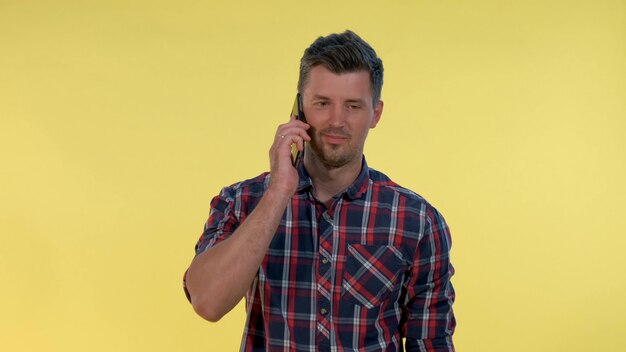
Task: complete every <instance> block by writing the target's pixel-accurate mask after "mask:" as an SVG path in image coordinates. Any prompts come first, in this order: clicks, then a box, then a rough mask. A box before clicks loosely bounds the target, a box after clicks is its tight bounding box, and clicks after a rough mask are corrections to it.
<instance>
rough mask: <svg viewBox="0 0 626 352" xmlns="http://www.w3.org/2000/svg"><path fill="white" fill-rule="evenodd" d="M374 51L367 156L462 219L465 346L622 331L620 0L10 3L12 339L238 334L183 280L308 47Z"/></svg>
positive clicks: (514, 345) (0, 144)
mask: <svg viewBox="0 0 626 352" xmlns="http://www.w3.org/2000/svg"><path fill="white" fill-rule="evenodd" d="M346 28H350V29H353V30H354V31H356V32H357V33H359V34H360V35H362V36H363V37H364V38H365V39H366V40H367V41H369V42H370V43H371V44H372V45H373V46H374V48H375V49H376V50H377V51H378V53H379V55H380V56H381V57H382V58H383V60H384V64H385V68H386V71H385V86H384V88H383V99H384V101H385V103H386V104H385V110H384V113H383V117H382V120H381V123H380V124H379V125H378V127H377V128H376V129H375V130H373V131H372V133H371V134H370V138H369V140H368V144H367V147H366V155H367V158H368V162H369V164H370V166H372V167H374V168H377V169H379V170H381V171H384V172H386V173H387V174H388V175H389V176H391V177H392V178H393V179H394V180H396V181H397V182H399V183H400V184H402V185H404V186H406V187H409V188H411V189H413V190H415V191H416V192H418V193H420V194H422V195H423V196H424V197H426V198H427V199H429V200H430V201H431V202H432V203H433V204H434V205H435V206H436V207H437V208H438V209H439V210H441V212H442V213H443V214H444V215H445V217H446V219H447V221H448V223H449V225H450V227H451V230H452V235H453V243H454V245H453V263H454V265H455V267H456V269H457V274H456V276H455V277H454V279H453V283H454V285H455V287H456V290H457V294H458V299H457V302H456V304H455V310H456V316H457V319H458V326H457V333H456V335H455V342H456V345H457V349H458V350H459V351H498V352H499V351H624V350H626V333H625V330H626V303H625V302H626V300H625V298H624V297H626V273H625V271H626V270H624V269H625V267H626V239H625V237H626V220H625V218H626V217H625V216H624V214H623V213H624V212H625V211H626V206H625V205H624V203H623V202H624V198H625V197H626V182H625V180H626V156H625V151H626V138H625V137H626V103H625V101H626V69H625V67H626V64H625V62H626V4H625V2H624V1H609V0H594V1H591V0H590V1H495V0H490V1H415V0H413V1H388V2H383V1H349V2H341V1H317V2H306V3H305V2H296V1H257V2H244V1H230V2H226V1H224V2H218V1H206V2H202V1H180V2H174V1H122V0H119V1H40V2H32V1H17V0H14V1H8V0H4V1H2V0H0V156H1V159H0V160H1V163H0V236H1V237H0V240H1V243H0V285H1V287H0V350H3V351H232V350H236V349H237V348H238V345H239V340H240V336H241V331H242V327H243V319H244V312H243V307H242V306H239V307H237V308H236V309H235V310H234V311H233V312H231V313H230V314H229V315H228V316H227V317H225V318H224V319H223V320H222V321H220V322H219V323H215V324H212V323H208V322H205V321H203V320H202V319H201V318H199V317H198V316H196V315H195V314H194V312H193V311H192V309H191V307H190V305H189V304H188V303H187V301H186V299H185V297H184V295H183V291H182V289H181V277H182V274H183V272H184V270H185V269H186V267H187V266H188V264H189V262H190V261H191V259H192V257H193V246H194V244H195V242H196V240H197V238H198V237H199V235H200V232H201V230H202V225H203V223H204V221H205V219H206V216H207V214H208V208H209V201H210V199H211V197H212V196H213V195H215V194H216V193H217V192H218V191H219V190H220V189H221V187H222V186H225V185H228V184H231V183H233V182H235V181H238V180H241V179H244V178H248V177H252V176H255V175H257V174H259V173H260V172H262V171H264V170H266V169H267V168H268V161H267V150H268V148H269V145H270V143H271V141H272V136H273V133H274V130H275V128H276V126H277V125H278V124H279V123H281V122H283V121H284V120H285V119H286V118H287V115H288V113H289V111H290V108H291V105H292V103H293V97H294V94H295V86H296V79H297V70H298V60H299V58H300V56H301V55H302V51H303V50H304V48H305V47H306V46H308V45H309V44H310V43H311V42H312V41H313V40H314V39H315V38H316V37H317V36H319V35H325V34H328V33H330V32H337V31H343V30H344V29H346Z"/></svg>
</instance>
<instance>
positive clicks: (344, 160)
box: [185, 31, 455, 351]
mask: <svg viewBox="0 0 626 352" xmlns="http://www.w3.org/2000/svg"><path fill="white" fill-rule="evenodd" d="M382 82H383V66H382V61H381V60H380V59H379V58H378V57H377V56H376V53H375V52H374V50H373V49H372V48H371V47H370V46H369V44H367V43H366V42H365V41H363V40H362V39H361V38H360V37H358V36H357V35H356V34H354V33H353V32H350V31H346V32H344V33H341V34H331V35H329V36H327V37H320V38H318V39H317V40H316V41H315V42H314V43H313V44H312V45H311V46H310V47H309V48H308V49H307V50H306V51H305V53H304V56H303V57H302V60H301V65H300V79H299V82H298V91H299V93H300V94H301V95H302V103H303V111H304V115H305V117H306V122H303V121H299V120H296V119H295V118H294V117H292V118H291V119H290V121H289V122H287V123H285V124H283V125H280V126H279V127H278V129H277V131H276V136H275V138H274V142H273V144H272V146H271V148H270V172H269V173H264V174H262V175H260V176H258V177H256V178H253V179H250V180H247V181H243V182H240V183H237V184H235V185H233V186H230V187H226V188H224V189H223V190H222V192H221V193H220V195H219V196H217V197H215V198H214V199H213V201H212V202H211V211H210V215H209V219H208V221H207V223H206V225H205V228H204V232H203V234H202V236H201V238H200V240H199V241H198V244H197V245H196V257H195V258H194V260H193V262H192V263H191V266H190V267H189V269H188V271H187V273H186V275H185V282H186V284H185V285H186V290H187V294H188V297H189V299H190V301H191V303H192V305H193V307H194V309H195V310H196V312H197V313H198V314H199V315H200V316H202V317H203V318H205V319H207V320H209V321H217V320H219V319H220V318H221V317H222V316H223V315H224V314H226V313H228V312H229V311H230V310H231V309H232V308H233V307H234V306H235V305H236V304H237V303H238V302H239V301H240V299H241V298H242V297H243V296H244V295H245V297H246V311H247V321H246V327H245V331H244V336H243V340H242V343H241V350H242V351H279V350H280V351H287V350H288V351H402V350H403V348H405V349H406V350H409V351H454V346H453V343H452V334H453V332H454V328H455V320H454V315H453V312H452V303H453V301H454V290H453V288H452V285H451V283H450V277H451V276H452V274H453V273H454V269H453V268H452V265H451V264H450V260H449V251H450V234H449V232H448V227H447V225H446V223H445V222H444V219H443V217H442V216H441V215H440V214H439V213H438V212H437V210H435V209H434V208H433V207H432V206H431V205H430V204H429V203H427V202H426V201H425V200H424V199H423V198H421V197H420V196H418V195H417V194H415V193H413V192H411V191H410V190H407V189H405V188H402V187H400V186H399V185H397V184H395V183H394V182H392V181H391V180H390V179H389V178H387V176H385V175H384V174H382V173H380V172H378V171H376V170H374V169H371V168H369V167H368V165H367V163H366V162H365V158H364V157H363V146H364V144H365V139H366V138H367V134H368V132H369V129H370V128H374V127H375V126H376V124H377V123H378V121H379V120H380V117H381V113H382V111H383V102H382V101H381V100H380V94H381V88H382ZM292 144H295V145H296V146H297V148H298V150H301V151H302V150H304V159H303V163H302V165H300V166H299V167H298V168H295V167H293V166H292V160H291V145H292ZM403 338H406V342H405V344H406V345H405V346H402V343H403Z"/></svg>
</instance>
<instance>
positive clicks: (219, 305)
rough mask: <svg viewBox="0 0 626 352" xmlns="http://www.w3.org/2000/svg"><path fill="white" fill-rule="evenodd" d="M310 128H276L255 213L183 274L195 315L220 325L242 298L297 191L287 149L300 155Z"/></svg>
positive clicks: (291, 124) (298, 123) (293, 122)
mask: <svg viewBox="0 0 626 352" xmlns="http://www.w3.org/2000/svg"><path fill="white" fill-rule="evenodd" d="M308 128H309V126H308V125H307V124H305V123H304V122H301V121H296V120H295V119H293V118H292V119H291V120H290V121H289V122H288V123H286V124H284V125H281V126H279V128H278V130H277V132H276V136H275V138H274V143H273V144H272V147H271V149H270V175H271V176H270V184H269V186H268V189H267V190H266V191H265V193H264V194H263V197H262V198H261V200H260V201H259V203H258V204H257V206H256V208H255V209H254V210H253V211H252V213H251V214H250V215H248V217H247V218H246V219H245V220H244V221H243V223H241V225H240V226H239V227H238V228H237V229H236V230H235V232H233V233H232V234H231V235H230V236H229V237H228V238H227V239H226V240H223V241H221V242H219V243H218V244H216V245H215V246H213V247H211V248H208V249H207V250H206V251H204V252H203V253H201V254H199V255H197V256H196V257H195V258H194V260H193V261H192V263H191V265H190V267H189V269H188V271H187V274H186V288H187V291H188V293H189V299H190V300H191V304H192V305H193V308H194V310H195V311H196V312H197V313H198V314H199V315H200V316H201V317H203V318H205V319H206V320H209V321H218V320H219V319H220V318H221V317H222V316H224V315H225V314H226V313H228V312H229V311H230V310H231V309H232V308H233V307H234V306H235V305H236V304H237V303H238V302H239V301H240V300H241V298H242V297H243V296H244V295H245V293H246V291H247V290H248V288H249V287H250V284H251V283H252V281H253V280H254V278H255V276H256V275H257V272H258V270H259V267H260V265H261V263H262V262H263V258H264V257H265V254H266V252H267V248H268V247H269V244H270V242H271V241H272V238H273V237H274V234H275V232H276V229H277V228H278V225H279V224H280V220H281V218H282V216H283V213H284V211H285V209H286V207H287V205H288V204H289V202H290V200H291V197H292V195H293V194H294V192H295V191H296V189H297V186H298V172H297V170H296V169H295V168H294V167H293V166H292V165H291V144H292V143H296V144H297V145H298V148H299V149H300V150H302V149H303V146H304V142H305V141H309V140H310V138H309V136H308V135H307V133H306V130H307V129H308Z"/></svg>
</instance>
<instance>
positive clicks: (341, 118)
mask: <svg viewBox="0 0 626 352" xmlns="http://www.w3.org/2000/svg"><path fill="white" fill-rule="evenodd" d="M345 119H346V110H345V109H344V108H343V106H341V105H335V106H333V107H332V109H330V110H329V113H328V123H329V124H330V125H331V126H332V127H342V126H343V125H344V122H345Z"/></svg>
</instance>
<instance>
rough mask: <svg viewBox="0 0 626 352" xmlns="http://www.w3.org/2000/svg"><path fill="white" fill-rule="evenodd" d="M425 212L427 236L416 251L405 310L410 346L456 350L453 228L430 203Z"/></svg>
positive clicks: (411, 348) (426, 351)
mask: <svg viewBox="0 0 626 352" xmlns="http://www.w3.org/2000/svg"><path fill="white" fill-rule="evenodd" d="M424 212H425V219H424V221H425V227H424V236H423V237H422V239H421V240H420V242H419V244H418V248H417V251H416V253H415V258H414V262H413V273H412V276H411V279H410V281H409V285H408V287H407V299H406V304H405V306H404V311H403V314H404V319H405V323H404V325H403V330H404V331H403V332H404V336H405V337H406V350H407V351H420V352H440V351H441V352H443V351H445V352H453V351H454V344H453V342H452V335H453V333H454V329H455V327H456V321H455V318H454V313H453V311H452V304H453V303H454V299H455V293H454V288H453V287H452V283H451V282H450V278H451V277H452V275H453V274H454V268H453V267H452V264H451V263H450V247H451V238H450V231H449V229H448V226H447V224H446V222H445V220H444V219H443V216H441V214H439V212H438V211H437V210H436V209H434V208H432V207H429V206H428V207H426V208H425V209H424Z"/></svg>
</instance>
